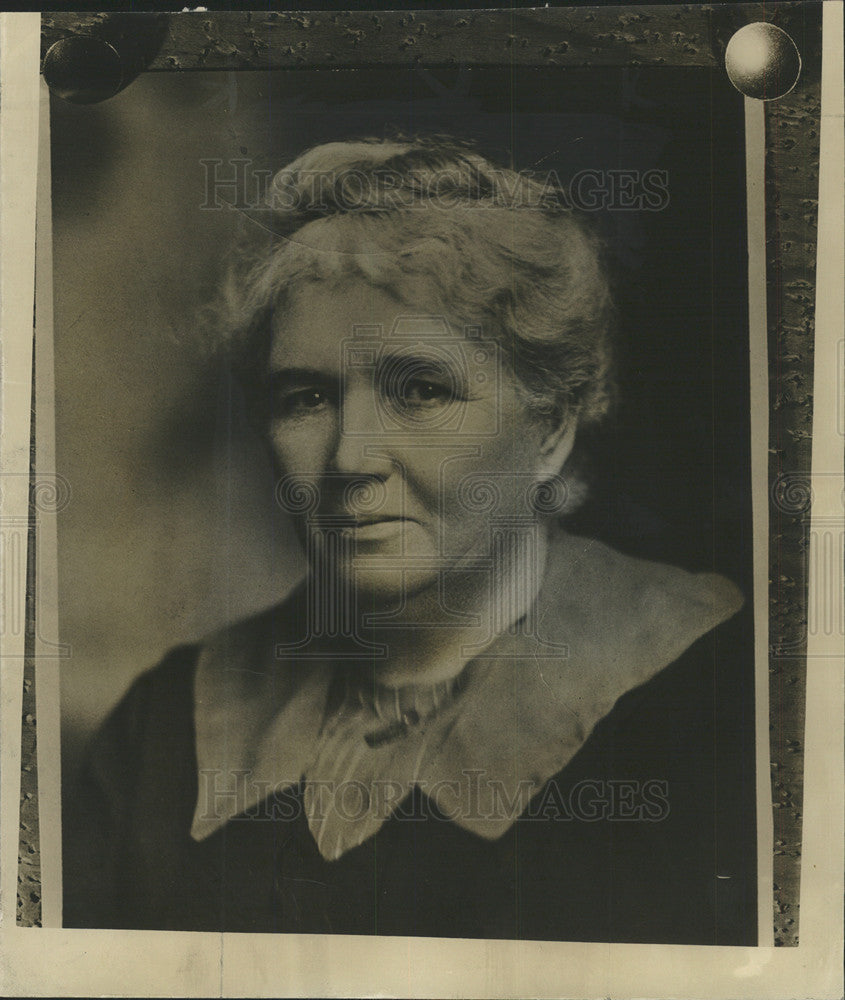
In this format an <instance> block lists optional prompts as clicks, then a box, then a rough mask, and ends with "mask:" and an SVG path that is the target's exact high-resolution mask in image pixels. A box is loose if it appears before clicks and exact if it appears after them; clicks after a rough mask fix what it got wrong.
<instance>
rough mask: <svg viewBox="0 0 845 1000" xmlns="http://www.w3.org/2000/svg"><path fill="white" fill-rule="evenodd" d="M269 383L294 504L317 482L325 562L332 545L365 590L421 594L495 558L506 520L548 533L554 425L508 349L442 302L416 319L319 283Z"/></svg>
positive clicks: (312, 536)
mask: <svg viewBox="0 0 845 1000" xmlns="http://www.w3.org/2000/svg"><path fill="white" fill-rule="evenodd" d="M267 374H268V385H267V392H268V393H269V403H270V407H271V409H270V414H271V415H270V424H269V436H270V442H271V445H272V449H273V452H274V455H275V459H276V462H277V466H278V470H279V472H280V474H281V476H282V477H285V481H284V482H283V483H282V484H281V485H280V497H282V498H284V496H285V495H289V496H292V497H296V496H297V495H299V496H301V495H302V494H301V493H300V494H297V487H302V486H305V487H306V489H307V490H308V491H309V493H310V495H311V498H312V500H313V502H312V503H310V504H309V505H308V509H307V511H305V512H304V513H300V514H299V517H298V518H297V520H298V524H299V526H300V531H301V532H302V534H303V537H304V540H305V542H306V545H308V543H309V542H310V543H311V545H310V548H309V552H310V553H311V556H312V558H313V559H316V560H317V561H319V560H320V558H321V555H326V553H327V552H328V551H329V550H331V552H333V553H334V555H333V556H332V561H331V566H332V567H333V572H336V573H339V574H340V575H341V576H342V577H343V578H344V579H345V580H347V581H348V582H349V583H350V584H352V585H353V586H355V587H356V588H358V589H359V591H360V590H362V589H363V590H366V592H367V593H371V594H372V595H373V596H384V597H387V596H389V595H398V594H400V592H401V594H403V595H405V596H409V595H411V594H414V593H416V592H419V591H420V590H421V589H424V588H427V587H430V586H432V585H435V584H436V583H437V581H438V579H439V578H441V576H442V574H443V571H444V570H448V569H454V568H455V567H457V566H459V565H464V566H467V567H470V566H473V565H474V566H476V567H478V566H479V564H482V563H483V560H484V559H485V558H486V557H487V556H488V555H489V554H490V552H491V546H492V544H493V542H492V539H493V534H492V532H493V530H494V529H495V528H496V526H498V528H499V529H500V530H501V528H502V526H503V525H505V526H507V525H510V526H511V527H515V528H516V529H517V530H518V529H520V528H522V530H532V529H531V525H532V524H533V525H534V526H536V519H535V517H534V515H533V514H532V507H531V503H530V496H531V487H532V484H534V483H535V482H536V479H537V473H538V469H539V468H540V466H541V465H542V449H543V433H542V430H541V428H540V427H539V426H538V424H537V422H536V421H535V420H532V419H531V417H530V415H529V414H528V413H527V412H526V409H525V406H524V404H523V403H522V402H521V400H520V398H519V396H518V393H517V387H516V385H515V382H514V380H513V378H512V376H511V375H510V373H509V371H508V370H507V367H506V366H505V364H504V363H503V357H502V351H501V348H499V347H498V345H496V344H495V343H494V342H493V341H492V340H491V339H490V338H488V337H486V336H485V335H484V331H481V330H459V329H456V328H455V327H454V326H452V325H450V324H449V322H448V321H447V320H446V319H445V318H443V317H442V316H441V315H438V310H437V308H436V304H435V300H434V299H433V298H432V299H431V306H430V308H429V309H428V310H426V309H411V308H409V307H408V306H407V305H404V304H403V303H401V302H400V301H398V300H397V299H396V298H394V297H393V296H392V295H390V294H388V293H387V292H385V291H383V290H381V289H378V288H374V287H370V286H368V285H367V284H366V282H365V281H364V280H363V279H360V280H358V281H355V282H353V281H352V280H351V279H347V280H346V281H343V282H340V283H335V284H329V283H321V284H318V283H316V282H315V283H312V284H308V285H306V286H304V287H303V288H301V289H300V290H298V291H297V292H296V293H295V294H294V295H293V296H292V297H291V298H290V300H289V302H288V303H287V306H286V308H285V309H284V310H279V311H278V313H277V315H276V318H275V323H274V329H273V339H272V345H271V350H270V355H269V365H268V373H267ZM286 485H287V488H286ZM293 506H294V505H293V504H292V505H291V506H290V507H289V509H292V507H293ZM330 535H332V536H333V537H334V540H335V541H334V542H333V543H329V542H327V539H328V538H329V536H330Z"/></svg>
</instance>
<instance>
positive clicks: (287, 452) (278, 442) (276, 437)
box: [270, 418, 332, 475]
mask: <svg viewBox="0 0 845 1000" xmlns="http://www.w3.org/2000/svg"><path fill="white" fill-rule="evenodd" d="M331 441H332V433H331V428H330V427H329V426H326V422H325V421H321V420H315V419H313V418H311V419H306V420H300V421H296V420H280V421H277V422H275V423H274V424H273V425H271V428H270V446H271V448H272V449H273V453H274V455H275V456H276V461H277V463H278V464H279V465H280V466H281V468H282V469H284V470H285V471H286V472H289V473H300V474H303V475H304V474H306V473H319V472H321V471H322V470H323V469H325V468H326V466H327V464H328V463H329V461H330V459H331Z"/></svg>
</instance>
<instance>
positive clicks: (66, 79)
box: [43, 35, 123, 104]
mask: <svg viewBox="0 0 845 1000" xmlns="http://www.w3.org/2000/svg"><path fill="white" fill-rule="evenodd" d="M43 73H44V80H45V82H46V84H47V86H48V87H49V88H50V90H51V91H52V93H54V94H55V95H56V96H57V97H61V98H63V99H64V100H65V101H71V102H73V103H74V104H96V102H97V101H104V100H106V99H107V98H109V97H114V95H115V94H116V93H118V91H119V90H120V89H121V87H122V86H123V60H122V59H121V57H120V53H119V52H118V51H117V49H116V48H115V47H114V46H113V45H110V44H109V43H108V42H107V41H105V40H104V39H102V38H95V37H94V36H92V35H71V36H70V37H69V38H62V39H60V40H59V41H58V42H55V43H54V44H53V45H51V46H50V48H49V49H47V53H46V55H45V56H44V67H43Z"/></svg>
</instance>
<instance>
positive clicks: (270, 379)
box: [265, 368, 337, 389]
mask: <svg viewBox="0 0 845 1000" xmlns="http://www.w3.org/2000/svg"><path fill="white" fill-rule="evenodd" d="M334 381H337V375H335V374H332V373H331V372H325V371H320V370H319V369H317V368H277V369H276V370H275V371H271V372H270V373H269V374H268V375H267V376H266V377H265V382H266V384H267V385H268V386H270V387H271V388H273V389H286V388H288V387H289V386H297V385H308V384H312V383H314V382H334Z"/></svg>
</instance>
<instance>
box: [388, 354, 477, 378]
mask: <svg viewBox="0 0 845 1000" xmlns="http://www.w3.org/2000/svg"><path fill="white" fill-rule="evenodd" d="M399 366H401V369H400V371H399V373H400V374H401V375H403V376H404V375H406V374H411V373H413V372H419V373H420V375H421V376H425V375H431V374H433V373H436V372H438V371H443V372H448V373H449V374H450V375H461V374H463V372H464V367H465V364H464V361H463V359H461V358H453V357H452V356H451V355H450V354H449V353H447V352H440V351H438V352H437V353H436V354H434V353H432V354H411V353H409V352H408V351H406V350H402V349H399V350H396V351H385V352H384V354H381V355H380V356H379V357H378V360H377V362H376V369H377V371H378V372H379V374H381V373H382V372H384V371H385V370H387V373H388V374H390V375H395V374H396V373H397V368H398V367H399Z"/></svg>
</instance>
